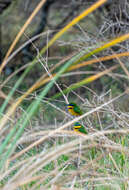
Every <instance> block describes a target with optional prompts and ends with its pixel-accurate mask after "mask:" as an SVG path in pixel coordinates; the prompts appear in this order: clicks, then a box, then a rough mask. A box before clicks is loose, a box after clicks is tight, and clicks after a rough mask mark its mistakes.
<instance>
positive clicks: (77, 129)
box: [73, 122, 88, 134]
mask: <svg viewBox="0 0 129 190" xmlns="http://www.w3.org/2000/svg"><path fill="white" fill-rule="evenodd" d="M73 130H74V131H75V132H79V133H84V134H88V133H87V131H86V129H85V127H84V126H83V125H81V124H80V123H78V122H76V123H75V124H74V126H73Z"/></svg>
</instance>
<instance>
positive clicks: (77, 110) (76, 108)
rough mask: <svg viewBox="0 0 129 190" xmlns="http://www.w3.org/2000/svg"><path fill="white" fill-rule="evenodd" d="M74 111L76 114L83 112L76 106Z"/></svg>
mask: <svg viewBox="0 0 129 190" xmlns="http://www.w3.org/2000/svg"><path fill="white" fill-rule="evenodd" d="M73 109H74V111H75V112H76V113H79V114H82V111H81V110H80V108H79V107H78V106H75V107H74V108H73Z"/></svg>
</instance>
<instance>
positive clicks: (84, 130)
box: [79, 126, 87, 134]
mask: <svg viewBox="0 0 129 190" xmlns="http://www.w3.org/2000/svg"><path fill="white" fill-rule="evenodd" d="M79 131H80V132H81V133H84V134H87V131H86V129H85V128H84V127H83V126H82V127H81V128H80V129H79Z"/></svg>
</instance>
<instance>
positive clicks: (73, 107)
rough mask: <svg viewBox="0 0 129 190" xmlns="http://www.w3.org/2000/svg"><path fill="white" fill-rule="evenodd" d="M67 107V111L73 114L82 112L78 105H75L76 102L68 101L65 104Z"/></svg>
mask: <svg viewBox="0 0 129 190" xmlns="http://www.w3.org/2000/svg"><path fill="white" fill-rule="evenodd" d="M67 108H68V111H69V113H70V114H71V115H73V116H80V115H82V114H83V113H82V111H81V109H80V108H79V106H77V104H75V103H73V102H71V103H69V104H68V105H67Z"/></svg>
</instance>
